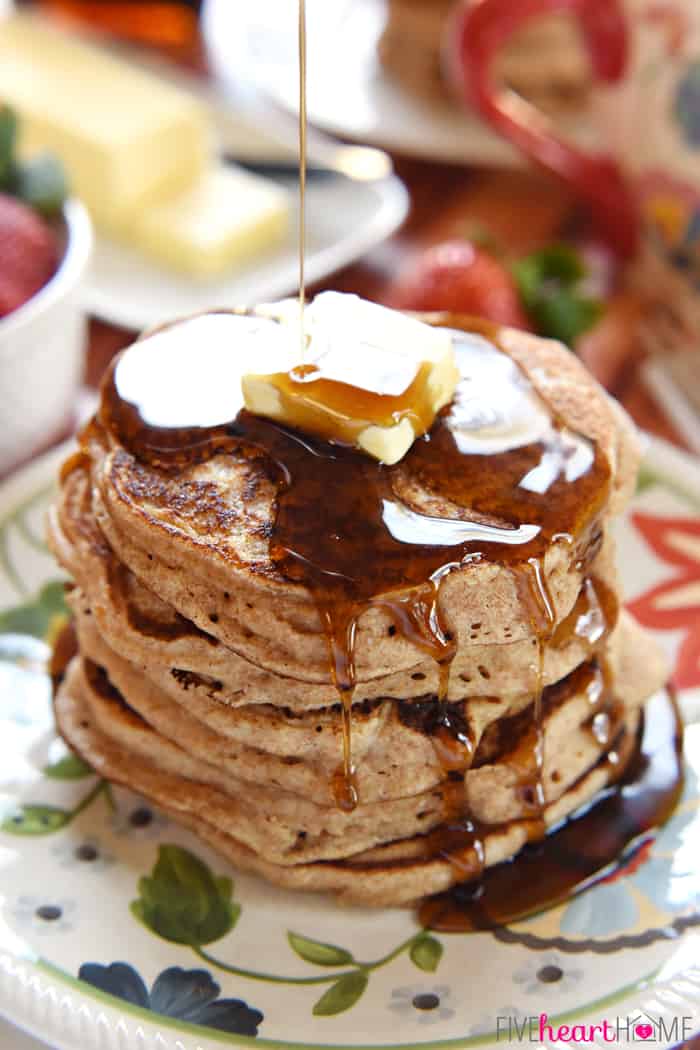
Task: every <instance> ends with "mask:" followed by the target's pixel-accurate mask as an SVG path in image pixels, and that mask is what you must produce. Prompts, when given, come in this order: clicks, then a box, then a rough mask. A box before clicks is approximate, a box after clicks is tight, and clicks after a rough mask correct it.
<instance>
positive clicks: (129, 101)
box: [0, 13, 211, 234]
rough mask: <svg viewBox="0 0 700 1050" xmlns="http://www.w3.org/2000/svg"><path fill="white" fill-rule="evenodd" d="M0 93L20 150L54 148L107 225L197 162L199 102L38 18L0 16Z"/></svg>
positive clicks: (167, 188) (204, 132) (194, 170)
mask: <svg viewBox="0 0 700 1050" xmlns="http://www.w3.org/2000/svg"><path fill="white" fill-rule="evenodd" d="M0 101H2V102H4V103H6V104H7V105H10V106H12V107H13V108H14V109H15V110H17V112H18V113H19V115H20V118H21V125H20V148H21V149H22V150H23V151H24V152H25V153H30V154H31V153H33V152H35V151H37V150H43V149H49V150H51V151H52V152H53V153H55V154H56V155H57V156H59V157H60V158H61V160H62V161H63V164H64V165H65V168H66V171H67V173H68V178H69V181H70V184H71V188H72V190H73V192H74V193H75V194H76V195H77V196H79V197H82V199H83V200H84V201H85V203H86V205H87V206H88V208H89V210H90V213H91V214H92V216H93V218H94V219H95V221H96V223H97V224H98V225H99V226H100V227H101V228H102V229H103V230H105V231H107V232H110V233H116V234H118V233H119V232H120V231H121V230H122V229H123V228H124V227H125V225H127V224H128V222H129V221H130V219H131V217H132V216H133V215H134V214H135V213H137V212H139V211H141V210H142V209H144V208H145V207H146V206H149V205H150V203H151V202H153V201H156V202H157V201H158V200H160V199H161V198H162V197H163V196H164V195H166V194H168V193H173V192H177V191H178V190H180V189H182V188H183V187H185V186H188V185H190V184H191V183H192V182H193V181H194V180H195V179H197V178H198V177H199V176H200V175H201V174H202V172H203V171H204V169H205V167H206V163H207V158H208V155H209V149H210V137H211V136H210V131H209V126H208V120H207V117H206V114H205V110H204V108H203V106H201V105H200V104H199V103H198V102H197V101H196V100H195V99H194V98H192V97H191V96H190V95H188V94H187V93H186V92H184V91H181V90H179V89H178V88H176V87H173V86H172V85H171V84H168V83H167V82H166V81H164V80H162V79H161V78H159V77H157V76H153V75H151V74H149V73H145V72H142V71H141V70H139V69H134V68H133V66H131V65H129V64H128V63H126V62H123V61H120V60H119V59H116V58H114V57H112V56H111V55H108V54H106V53H105V52H104V51H101V50H100V49H98V48H96V47H93V46H91V45H90V44H86V43H84V42H83V41H81V40H78V39H77V38H75V37H74V36H71V35H69V34H68V33H67V32H64V31H63V30H61V29H57V28H55V27H54V26H53V25H51V24H50V23H49V22H47V21H45V20H44V19H42V18H41V17H38V16H34V15H31V14H24V13H19V14H11V15H9V16H8V17H7V18H4V19H3V18H0Z"/></svg>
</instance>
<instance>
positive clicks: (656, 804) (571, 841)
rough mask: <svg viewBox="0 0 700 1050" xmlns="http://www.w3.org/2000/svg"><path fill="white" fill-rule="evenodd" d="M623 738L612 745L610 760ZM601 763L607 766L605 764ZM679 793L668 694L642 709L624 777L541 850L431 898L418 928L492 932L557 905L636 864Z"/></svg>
mask: <svg viewBox="0 0 700 1050" xmlns="http://www.w3.org/2000/svg"><path fill="white" fill-rule="evenodd" d="M620 742H621V736H620V735H618V738H617V740H612V741H611V749H610V753H609V755H610V756H612V755H614V754H615V746H616V744H619V743H620ZM601 763H605V764H608V765H609V764H610V757H609V756H604V757H603V758H602V759H601ZM682 790H683V761H682V725H681V720H680V716H679V712H678V707H677V703H676V699H675V695H674V693H673V691H672V690H671V689H670V688H668V689H665V690H662V691H661V692H659V693H657V694H656V695H655V696H654V697H652V699H651V700H649V701H648V702H647V705H646V708H645V710H644V712H643V722H642V726H641V728H640V731H639V738H638V740H637V741H636V742H635V751H634V753H633V755H632V758H631V760H630V761H629V763H628V764H627V767H626V769H625V771H624V774H623V776H622V777H621V778H620V779H619V780H618V781H617V782H616V783H613V784H611V785H610V786H608V787H607V788H604V789H603V790H602V791H601V792H600V793H599V795H598V796H597V797H596V798H594V799H593V800H592V801H591V802H590V803H588V804H587V805H586V806H585V807H583V808H582V810H580V811H579V812H578V813H574V814H572V815H571V816H570V817H569V818H568V819H567V820H566V821H565V822H564V823H563V824H562V825H561V826H560V827H559V828H557V829H554V830H553V831H550V832H549V834H548V835H547V836H546V837H545V838H544V839H543V840H541V841H540V842H537V843H534V844H532V845H530V846H525V848H524V849H523V850H522V851H521V852H520V853H519V854H518V856H517V857H515V858H514V859H513V860H511V861H507V862H505V863H502V864H498V865H496V866H495V867H493V868H489V869H488V870H487V871H486V872H484V874H483V876H482V877H481V878H480V879H478V880H475V881H469V882H467V883H462V884H461V885H457V886H454V887H453V888H452V889H451V890H449V891H448V892H447V893H444V894H439V895H438V896H435V897H429V898H427V899H426V900H425V901H423V902H422V903H421V905H420V907H419V920H420V922H421V924H422V925H423V926H425V927H427V928H431V929H434V930H439V931H441V932H443V933H468V932H476V931H479V930H488V929H494V928H495V927H497V926H504V925H507V924H508V923H514V922H517V921H519V920H521V919H524V918H527V917H528V916H530V915H534V914H536V913H538V912H540V911H543V910H545V909H546V908H551V907H554V906H555V905H557V904H561V903H563V902H565V901H566V900H569V899H570V898H571V897H573V896H575V895H576V894H578V893H581V892H583V891H584V890H585V889H587V888H589V887H590V886H592V885H594V884H595V883H596V882H599V881H601V880H603V879H605V878H606V877H609V876H610V875H612V874H613V873H614V871H615V870H616V869H618V868H623V869H624V866H625V864H626V863H629V862H630V861H631V860H632V859H633V858H634V857H636V856H637V854H638V853H639V851H640V850H643V849H644V848H645V844H646V843H648V842H649V841H651V839H652V837H653V835H652V833H653V831H654V829H655V828H658V827H661V826H662V825H663V824H664V823H665V821H667V820H668V818H669V817H670V816H671V814H672V813H673V811H674V809H675V808H676V806H677V804H678V801H679V799H680V797H681V794H682Z"/></svg>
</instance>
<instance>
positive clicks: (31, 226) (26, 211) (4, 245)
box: [0, 193, 58, 317]
mask: <svg viewBox="0 0 700 1050" xmlns="http://www.w3.org/2000/svg"><path fill="white" fill-rule="evenodd" d="M57 263H58V242H57V240H56V236H55V234H54V233H53V231H52V230H51V229H50V228H49V227H48V226H47V225H46V223H45V222H44V220H43V219H42V218H41V217H40V216H39V215H37V213H36V212H35V211H33V210H32V209H31V208H29V207H27V205H26V204H23V203H22V202H21V201H19V200H17V199H16V198H15V197H9V196H7V195H6V194H4V193H0V317H4V316H5V315H6V314H9V313H11V312H12V311H13V310H16V309H17V307H18V306H21V305H22V303H26V301H27V299H31V297H32V296H33V295H34V294H35V293H36V292H38V291H39V289H40V288H43V286H44V285H45V284H46V282H47V281H48V280H49V278H50V277H52V276H53V274H54V273H55V270H56V265H57Z"/></svg>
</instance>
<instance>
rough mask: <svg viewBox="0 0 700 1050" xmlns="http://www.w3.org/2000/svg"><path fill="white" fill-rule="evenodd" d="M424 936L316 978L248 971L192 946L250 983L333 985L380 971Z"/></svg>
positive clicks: (205, 956)
mask: <svg viewBox="0 0 700 1050" xmlns="http://www.w3.org/2000/svg"><path fill="white" fill-rule="evenodd" d="M424 934H425V931H424V930H419V931H418V933H414V934H413V936H412V937H409V938H408V940H405V941H403V942H402V943H401V944H399V946H398V947H397V948H394V950H393V951H391V952H389V953H388V955H384V956H382V958H381V959H377V960H376V962H371V963H362V962H358V963H355V965H354V966H353V967H352V968H351V969H347V970H334V971H333V972H332V973H324V974H319V975H318V976H316V977H280V976H278V975H277V974H272V973H261V972H260V971H258V970H246V969H244V968H243V967H240V966H231V965H229V964H228V963H224V962H221V961H220V960H219V959H216V958H215V957H214V956H213V955H210V954H209V953H208V952H207V951H205V950H204V948H202V947H200V946H199V945H192V950H193V951H194V952H195V953H196V954H197V955H198V956H199V958H200V959H203V960H204V962H207V963H209V965H210V966H215V967H216V968H217V969H219V970H223V971H224V972H225V973H230V974H233V975H234V976H235V977H246V978H248V980H250V981H265V982H267V983H268V984H331V983H334V982H335V981H338V980H340V978H341V977H348V976H349V975H350V974H354V973H358V971H359V972H363V973H371V971H372V970H378V969H379V968H380V966H386V965H387V963H390V962H392V961H393V960H394V959H396V958H398V956H399V955H401V954H402V952H405V951H407V950H408V949H410V947H411V945H412V944H413V943H414V941H416V940H418V938H419V937H422V936H424Z"/></svg>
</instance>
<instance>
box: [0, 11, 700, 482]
mask: <svg viewBox="0 0 700 1050" xmlns="http://www.w3.org/2000/svg"><path fill="white" fill-rule="evenodd" d="M484 6H488V5H484ZM515 6H516V5H514V7H515ZM468 7H469V5H467V4H465V3H463V2H460V0H431V2H426V0H308V12H307V19H308V54H309V60H308V61H309V71H308V109H309V120H310V124H311V130H310V139H309V161H308V162H309V182H308V197H307V231H306V271H307V278H308V281H309V283H310V286H311V287H310V291H311V293H312V294H313V292H315V291H316V290H318V289H320V288H327V287H333V288H337V289H341V290H344V291H352V292H357V293H359V294H360V295H363V296H366V297H367V298H370V299H374V300H377V301H379V302H383V303H388V304H391V305H395V306H400V307H403V308H407V309H419V310H427V309H450V310H455V311H460V312H466V313H473V314H480V315H484V316H487V317H490V318H492V319H494V320H496V321H500V322H503V323H507V324H513V325H516V326H520V327H524V328H527V329H530V330H532V331H535V332H538V333H540V334H543V335H547V336H551V337H553V338H558V339H562V340H563V341H564V342H566V343H567V345H568V346H570V348H571V350H572V352H573V353H576V354H578V355H580V357H581V358H582V359H583V360H584V361H585V363H586V364H587V365H588V367H589V368H590V369H591V370H592V371H593V372H594V374H595V375H596V376H597V378H598V379H599V380H600V381H601V382H602V383H603V384H604V385H605V386H606V387H607V388H608V389H609V390H610V391H611V392H612V393H613V394H615V396H617V397H618V398H619V399H620V400H621V401H622V402H623V404H624V405H625V406H626V407H627V408H628V409H629V411H630V412H631V413H632V415H633V416H634V417H635V419H636V420H637V421H638V422H639V423H640V425H641V426H643V427H644V428H646V429H648V430H650V431H652V432H653V433H655V434H657V435H660V436H662V437H664V438H666V439H668V440H670V441H672V442H674V443H676V444H679V445H681V446H684V447H685V448H689V449H692V450H694V451H696V452H700V422H699V421H698V407H699V405H700V359H699V356H698V351H697V349H696V347H697V345H698V344H697V340H696V338H695V336H696V335H697V331H698V328H697V326H698V317H697V315H698V313H699V312H700V311H699V310H698V305H697V304H698V300H697V293H698V282H699V281H700V269H699V268H698V255H697V241H696V238H697V236H698V232H699V230H700V211H699V210H698V203H697V202H698V190H699V188H700V170H699V165H698V158H699V157H700V153H699V152H697V150H698V149H700V59H698V51H697V26H696V25H695V23H694V18H696V17H697V12H695V15H693V7H694V5H693V4H692V3H691V4H685V5H684V4H683V3H670V2H669V3H658V2H655V3H645V2H643V0H635V2H631V3H629V4H627V5H626V7H625V9H624V18H625V19H626V26H625V30H624V31H625V33H626V35H627V41H626V48H627V50H626V60H625V68H624V69H623V70H618V72H617V74H616V75H615V76H616V79H615V83H612V79H614V78H609V79H611V82H610V83H607V84H601V83H600V82H599V76H600V74H599V72H594V63H595V56H593V60H594V61H593V62H592V56H591V54H590V53H589V49H588V48H587V47H586V46H585V43H584V40H583V38H582V35H581V33H580V31H579V28H578V27H577V26H576V24H575V23H574V21H573V20H572V19H571V18H567V17H566V16H565V15H561V14H557V13H555V14H550V15H547V16H545V17H540V18H537V19H535V20H533V21H530V22H528V23H527V24H524V25H523V26H521V27H519V28H518V29H517V32H515V34H514V35H513V36H512V37H511V38H510V39H509V40H508V41H507V42H505V43H504V46H503V47H502V48H501V49H500V51H499V53H498V55H495V56H490V57H489V62H490V72H489V77H490V78H491V80H492V82H493V87H494V91H496V90H499V91H506V90H507V92H508V95H507V97H506V95H503V98H502V103H503V104H502V106H501V105H500V103H499V104H494V106H493V107H492V110H493V109H495V110H499V109H501V110H503V111H504V112H505V118H504V116H503V112H501V113H500V115H499V112H493V111H492V112H490V113H489V112H487V110H488V105H489V104H488V100H487V99H485V94H487V92H486V91H485V89H484V91H482V92H481V96H479V85H478V83H477V81H478V76H479V72H478V69H477V67H478V66H479V64H480V63H481V64H482V65H485V64H486V63H485V61H484V62H483V63H482V58H484V54H485V52H484V47H485V45H484V46H482V43H481V42H480V40H479V32H480V30H479V25H478V24H477V23H476V22H473V23H472V24H470V25H469V26H468V27H466V28H465V25H464V24H463V23H464V19H465V17H466V15H467V8H468ZM297 17H298V11H297V4H296V0H255V2H252V0H202V2H197V0H150V2H138V0H103V2H102V0H32V2H30V0H26V2H19V0H18V2H15V3H9V2H8V0H0V107H1V108H0V474H4V475H7V474H8V472H9V471H10V470H11V469H13V468H14V467H15V466H17V465H18V464H19V463H21V462H26V461H27V460H28V459H30V458H32V457H33V456H35V455H36V454H37V453H38V452H39V451H40V450H41V449H44V448H46V447H48V446H49V445H51V444H53V443H55V442H56V441H58V440H59V439H60V438H61V437H63V436H65V435H66V434H67V433H69V432H70V430H71V428H72V427H74V426H75V423H76V420H77V419H78V418H80V417H81V416H84V415H85V413H86V412H87V411H89V409H90V406H91V404H92V403H93V397H94V390H95V386H96V384H97V383H98V382H99V378H100V376H101V374H102V372H103V370H104V368H105V365H106V363H107V362H108V360H109V359H110V358H111V356H112V355H113V354H114V353H115V352H117V351H118V350H119V349H120V348H122V347H123V346H125V345H127V344H128V343H129V342H130V341H131V340H132V339H133V337H134V334H135V333H136V332H138V331H139V330H141V329H143V328H144V327H148V326H151V325H154V324H157V323H159V322H160V321H162V320H164V319H165V318H168V317H172V316H173V315H177V314H184V313H188V312H192V311H195V310H201V309H206V308H208V307H212V306H229V305H231V306H232V305H239V304H245V303H250V302H256V301H260V300H268V299H272V298H277V297H281V296H284V295H289V294H293V293H294V292H295V291H296V289H297V284H298V255H297V243H298V219H299V202H298V174H297V141H298V138H297V136H298V123H297V112H298V108H297V107H298V92H299V83H298V51H297ZM465 34H466V35H465ZM638 37H639V40H638ZM605 46H606V47H608V49H609V50H608V52H606V54H607V55H608V58H609V59H610V55H612V54H613V52H614V48H615V41H608V43H607V44H606V45H605ZM491 60H493V61H491ZM610 61H612V59H610ZM608 64H610V63H608ZM669 69H672V70H673V80H672V82H669ZM655 77H658V78H657V79H656V80H655V79H654V78H655ZM642 83H643V84H644V85H645V87H644V89H643V90H642V88H641V87H640V85H641V84H642ZM650 83H651V85H652V87H651V88H650V87H649V84H650ZM482 86H483V85H482ZM475 89H476V95H475V94H474V93H475ZM470 91H471V95H470ZM650 91H652V92H653V98H655V99H656V98H657V97H658V99H663V100H664V102H663V112H662V111H661V110H660V111H659V115H658V120H657V124H658V125H659V129H660V130H658V132H655V133H654V136H652V135H651V132H650V127H651V116H650V114H651V111H652V109H653V106H651V104H650V98H651V96H650V95H649V92H650ZM644 92H646V94H644ZM601 100H602V102H601ZM509 107H510V108H509ZM509 121H510V123H509ZM616 121H617V124H616ZM514 123H515V124H518V125H522V126H523V127H525V128H526V129H527V128H528V127H529V128H530V129H532V128H535V127H536V128H538V129H539V132H538V134H540V139H541V136H542V134H544V133H543V132H542V128H543V127H544V128H545V131H546V136H549V135H559V136H561V138H562V139H563V140H564V141H565V142H566V143H567V144H572V146H573V150H574V152H573V153H572V156H573V160H572V159H571V157H568V168H566V169H565V171H564V175H565V176H566V177H561V176H562V171H561V170H560V171H559V172H558V174H557V173H556V172H555V173H552V172H547V171H545V170H544V168H543V166H542V164H541V163H533V161H532V158H533V155H534V156H535V160H536V161H537V160H538V159H539V161H541V160H542V158H543V157H545V159H546V157H547V156H549V155H551V154H552V150H551V149H550V150H549V153H548V152H547V144H546V143H545V145H544V146H543V145H542V141H541V140H537V137H536V136H535V138H534V139H533V134H534V133H532V134H530V135H529V137H528V132H527V131H526V132H524V133H523V131H522V127H519V128H516V129H515V131H514V130H513V126H512V125H513V124H514ZM671 125H673V127H671ZM631 128H636V129H638V133H635V136H632V135H631V133H630V129H631ZM620 129H624V134H622V132H621V130H620ZM546 136H545V137H546ZM623 140H625V141H623ZM627 140H629V141H627ZM345 143H352V144H355V147H358V146H362V147H365V149H364V151H363V150H362V149H359V148H353V149H348V148H347V147H345V146H344V145H343V144H345ZM640 143H642V145H640ZM652 145H653V155H654V159H653V163H651V162H650V164H649V165H647V166H646V167H645V168H644V170H643V171H640V170H639V168H640V165H639V163H638V162H637V161H638V158H639V157H640V156H641V155H642V154H644V153H645V151H646V153H651V152H652ZM368 147H372V149H369V148H368ZM567 149H568V146H567ZM589 151H593V153H598V154H601V153H607V154H614V158H613V160H610V161H609V163H610V164H612V163H613V162H614V165H615V171H614V177H612V176H610V173H609V169H606V168H605V167H600V168H596V167H595V164H593V163H591V164H590V165H589V167H588V168H586V163H587V160H586V158H587V157H588V153H589ZM555 152H556V151H555ZM631 157H634V163H633V162H632V161H631V159H630V158H631ZM659 158H660V159H659ZM574 162H575V163H574ZM547 163H548V166H549V167H552V166H553V167H555V168H556V167H557V163H554V164H553V165H552V164H551V163H549V162H547ZM577 165H578V167H577ZM559 166H560V167H561V164H560V165H559ZM652 169H653V170H652ZM679 171H680V172H681V175H682V177H679ZM618 174H619V175H620V178H621V179H623V180H624V183H625V190H624V192H625V193H626V194H628V196H629V200H630V201H633V204H632V205H629V206H628V202H626V201H625V200H623V199H622V198H621V197H620V198H619V201H618V198H617V197H616V196H615V194H614V193H612V190H613V189H615V190H617V189H618V187H617V182H616V180H617V177H618ZM640 186H641V187H642V188H643V192H642V190H640ZM631 207H633V208H634V210H635V215H634V217H633V219H631V220H630V221H629V222H628V223H627V225H625V224H624V223H623V222H622V217H624V216H626V215H627V212H628V211H629V210H630V208H631ZM631 225H635V234H634V246H633V247H630V243H631V242H630V236H631V235H630V228H631ZM640 231H641V232H640ZM625 237H627V242H625V243H623V242H624V240H625Z"/></svg>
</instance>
